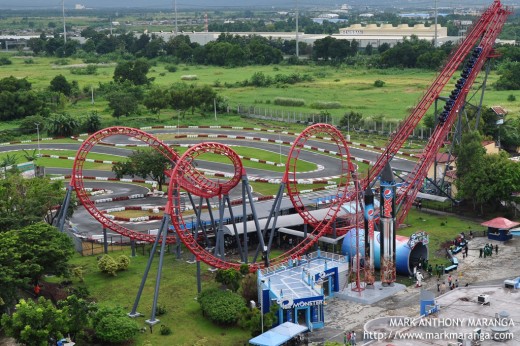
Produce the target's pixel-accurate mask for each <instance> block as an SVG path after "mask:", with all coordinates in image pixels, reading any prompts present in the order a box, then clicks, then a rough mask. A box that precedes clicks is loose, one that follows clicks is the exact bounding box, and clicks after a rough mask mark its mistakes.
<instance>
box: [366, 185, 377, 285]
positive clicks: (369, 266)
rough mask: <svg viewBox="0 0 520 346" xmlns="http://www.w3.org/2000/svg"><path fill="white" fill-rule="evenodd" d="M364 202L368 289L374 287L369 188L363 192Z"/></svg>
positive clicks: (370, 195) (371, 215) (372, 230)
mask: <svg viewBox="0 0 520 346" xmlns="http://www.w3.org/2000/svg"><path fill="white" fill-rule="evenodd" d="M364 202H365V210H364V216H365V262H364V269H365V283H366V285H367V287H368V288H370V287H374V286H373V285H374V281H375V275H374V267H375V264H374V258H375V253H374V228H375V225H374V214H375V210H374V192H373V191H372V188H371V187H370V186H369V187H367V189H366V190H365V194H364Z"/></svg>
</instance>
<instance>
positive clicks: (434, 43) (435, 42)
mask: <svg viewBox="0 0 520 346" xmlns="http://www.w3.org/2000/svg"><path fill="white" fill-rule="evenodd" d="M434 16H435V37H434V38H433V47H434V48H437V16H438V13H437V0H435V14H434Z"/></svg>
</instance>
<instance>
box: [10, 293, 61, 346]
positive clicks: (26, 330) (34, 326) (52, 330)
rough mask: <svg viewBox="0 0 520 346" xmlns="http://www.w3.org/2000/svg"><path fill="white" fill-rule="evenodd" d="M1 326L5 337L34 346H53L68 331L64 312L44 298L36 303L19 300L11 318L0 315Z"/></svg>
mask: <svg viewBox="0 0 520 346" xmlns="http://www.w3.org/2000/svg"><path fill="white" fill-rule="evenodd" d="M2 326H3V328H4V330H5V333H6V335H7V336H11V337H13V338H15V339H16V341H18V342H20V343H23V344H24V345H34V346H40V345H41V346H45V345H49V344H55V343H56V341H57V340H60V339H61V338H63V336H64V335H65V334H66V333H67V331H68V330H67V323H66V317H65V314H64V312H63V311H62V310H58V309H56V307H54V305H53V304H52V302H51V301H50V300H47V299H45V298H44V297H40V298H39V299H38V301H37V302H35V301H33V300H31V299H29V300H24V299H21V300H20V302H19V303H18V304H16V311H15V312H14V313H13V315H12V316H9V315H8V314H4V315H2Z"/></svg>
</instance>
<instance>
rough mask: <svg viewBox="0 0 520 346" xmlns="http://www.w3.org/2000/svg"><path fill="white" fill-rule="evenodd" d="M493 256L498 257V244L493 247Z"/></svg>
mask: <svg viewBox="0 0 520 346" xmlns="http://www.w3.org/2000/svg"><path fill="white" fill-rule="evenodd" d="M495 255H498V244H497V245H495Z"/></svg>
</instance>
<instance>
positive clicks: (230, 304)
mask: <svg viewBox="0 0 520 346" xmlns="http://www.w3.org/2000/svg"><path fill="white" fill-rule="evenodd" d="M198 302H199V304H200V307H201V309H202V311H203V313H204V315H205V316H207V317H208V318H209V319H210V320H211V321H213V322H215V323H218V324H227V325H231V324H234V323H236V321H237V319H238V316H239V313H240V311H241V310H242V308H243V307H244V306H245V302H244V300H243V298H242V297H241V296H239V295H238V294H236V293H233V292H231V291H222V290H219V289H218V288H210V289H207V290H204V291H202V292H201V293H200V294H199V296H198Z"/></svg>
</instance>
